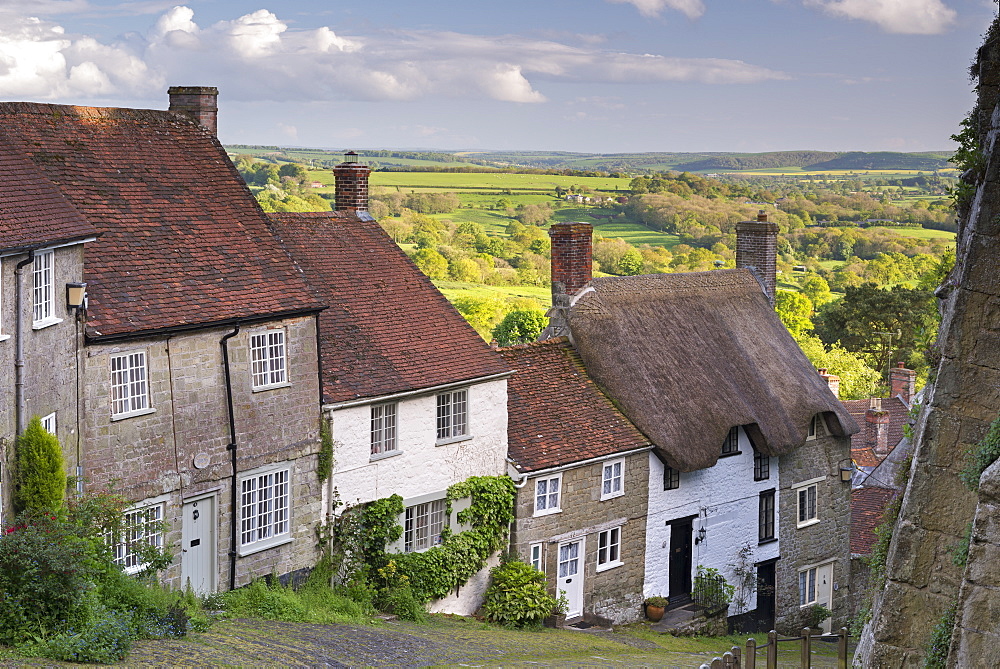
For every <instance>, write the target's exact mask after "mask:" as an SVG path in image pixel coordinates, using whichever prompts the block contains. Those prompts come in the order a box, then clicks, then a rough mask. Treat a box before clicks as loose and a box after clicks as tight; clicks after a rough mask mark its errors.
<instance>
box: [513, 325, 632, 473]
mask: <svg viewBox="0 0 1000 669" xmlns="http://www.w3.org/2000/svg"><path fill="white" fill-rule="evenodd" d="M500 354H501V355H502V356H503V357H504V358H505V359H506V361H507V363H508V364H510V366H511V367H513V368H514V370H515V371H514V375H513V376H512V377H511V378H510V380H509V381H508V382H507V411H508V416H509V418H508V423H507V443H508V447H507V453H508V455H509V456H510V458H511V459H512V460H514V462H515V463H516V466H517V468H518V469H519V470H521V471H524V472H531V471H537V470H540V469H547V468H549V467H556V466H559V465H565V464H572V463H574V462H579V461H581V460H587V459H590V458H596V457H602V456H605V455H614V454H615V453H621V452H624V451H629V450H632V449H636V448H641V447H643V446H648V445H649V443H650V442H649V440H648V439H647V438H646V437H645V436H644V435H643V434H642V433H641V432H640V431H639V430H638V428H636V427H635V426H634V425H633V424H632V423H631V422H630V421H629V420H628V419H627V418H625V416H624V415H623V414H622V413H621V412H620V411H619V410H618V409H617V408H616V407H615V405H614V404H612V403H611V400H609V399H608V398H607V397H606V396H605V395H604V393H603V392H601V390H600V388H598V387H597V384H596V383H594V381H593V380H592V379H591V378H590V376H588V375H587V370H586V369H584V366H583V361H582V360H581V359H580V356H579V355H578V354H577V352H576V350H574V348H573V347H572V346H571V345H570V344H569V342H568V341H567V340H566V339H565V338H563V337H560V338H556V339H549V340H547V341H544V342H539V343H535V344H527V345H524V346H514V347H511V348H504V349H500Z"/></svg>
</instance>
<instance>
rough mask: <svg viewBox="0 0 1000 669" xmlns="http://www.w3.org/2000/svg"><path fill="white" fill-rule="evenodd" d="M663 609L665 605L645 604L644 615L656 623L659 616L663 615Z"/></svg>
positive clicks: (658, 620)
mask: <svg viewBox="0 0 1000 669" xmlns="http://www.w3.org/2000/svg"><path fill="white" fill-rule="evenodd" d="M665 610H666V607H665V606H653V605H652V604H646V617H647V618H649V619H650V620H652V621H653V622H654V623H658V622H660V618H662V617H663V612H664V611H665Z"/></svg>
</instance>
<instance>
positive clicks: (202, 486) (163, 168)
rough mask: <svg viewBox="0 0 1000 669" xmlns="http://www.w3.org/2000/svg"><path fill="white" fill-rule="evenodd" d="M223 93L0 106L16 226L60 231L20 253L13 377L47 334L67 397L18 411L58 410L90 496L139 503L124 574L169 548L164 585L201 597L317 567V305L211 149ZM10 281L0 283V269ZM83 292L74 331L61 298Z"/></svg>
mask: <svg viewBox="0 0 1000 669" xmlns="http://www.w3.org/2000/svg"><path fill="white" fill-rule="evenodd" d="M216 96H217V92H216V90H215V89H214V88H183V87H175V88H172V89H171V90H170V103H171V109H170V111H155V110H137V109H100V108H89V107H68V106H61V105H47V104H32V103H3V104H0V126H2V128H3V132H2V140H0V141H2V152H3V155H4V156H12V157H13V160H16V161H19V162H20V163H21V164H22V165H23V166H24V167H23V168H19V169H23V170H24V174H26V175H30V177H31V180H32V181H33V182H34V183H36V184H37V186H36V189H37V192H39V193H41V194H42V195H43V196H44V197H43V198H40V199H32V200H28V199H27V198H24V199H22V200H21V201H19V202H18V203H17V209H18V213H17V214H16V216H19V217H22V218H23V219H24V220H30V219H32V218H33V217H34V218H40V219H48V218H49V217H51V216H53V215H55V216H57V217H62V218H61V219H60V220H64V221H66V226H67V230H66V232H65V233H58V234H50V233H51V230H49V229H44V228H43V229H41V230H40V231H39V232H40V234H39V235H38V238H37V239H25V240H22V241H20V242H19V245H20V246H21V249H22V250H21V253H22V254H23V252H24V250H33V251H34V260H33V261H32V262H33V263H34V267H33V268H32V272H33V274H34V275H35V278H34V282H35V284H34V286H35V287H34V293H33V294H32V295H27V294H26V293H25V294H23V296H22V298H20V299H21V300H22V302H21V304H23V305H25V306H24V307H23V310H24V313H25V314H28V313H34V315H35V316H39V317H37V318H35V317H33V325H32V327H33V328H35V329H34V330H33V331H32V333H31V334H32V335H33V341H32V343H31V352H32V354H33V356H34V357H35V362H33V363H32V365H33V366H27V367H26V369H29V368H30V369H34V368H36V367H37V366H38V364H39V363H38V362H37V360H38V356H40V355H42V356H46V357H45V358H44V359H45V360H46V361H47V360H49V359H50V358H51V354H46V352H45V350H43V349H42V339H41V337H45V336H46V335H47V333H55V334H58V337H57V339H58V342H52V343H51V344H46V346H50V347H51V348H50V350H51V351H56V352H57V359H58V360H59V361H60V362H59V365H58V368H57V370H56V371H55V372H54V375H55V376H54V378H52V382H54V383H62V384H65V387H64V388H62V389H60V390H59V391H57V392H55V393H52V394H51V395H50V396H51V397H54V398H58V399H57V400H56V401H55V402H54V403H50V404H49V405H48V406H43V402H42V401H41V400H40V399H34V398H33V399H32V400H31V401H29V399H28V397H27V396H26V397H25V403H24V406H25V411H26V412H38V413H42V412H46V411H52V412H56V418H55V423H56V427H55V430H56V433H57V434H58V435H59V436H60V439H61V443H62V445H63V448H64V450H65V452H66V455H67V460H68V461H69V463H70V464H71V466H75V467H77V468H78V471H79V472H80V473H81V474H82V476H83V480H84V481H85V484H84V485H85V487H86V488H87V489H89V490H94V489H98V488H101V487H104V486H106V485H113V486H114V487H115V488H116V489H117V490H118V491H119V492H122V493H123V494H125V495H126V496H127V497H128V498H129V499H131V500H134V501H135V507H134V508H133V509H132V510H131V511H129V512H128V514H127V515H126V519H125V520H126V523H127V524H128V525H129V526H130V532H129V536H128V538H127V539H123V541H122V542H121V543H119V544H117V545H116V546H115V552H116V558H117V560H118V562H119V563H120V564H121V565H122V566H123V567H124V568H125V569H126V570H127V571H132V570H137V569H139V568H140V567H141V566H142V565H140V564H138V560H137V557H136V554H135V552H134V546H135V545H136V543H137V542H147V543H152V544H155V545H161V546H164V547H167V548H168V549H169V550H170V552H172V553H173V554H174V555H175V561H174V563H173V564H172V565H171V566H170V567H169V568H168V569H167V570H166V571H165V572H164V573H163V574H162V577H163V579H164V581H165V582H167V583H170V584H172V585H174V586H183V585H185V584H190V585H191V586H192V587H193V588H194V589H195V590H196V591H198V592H209V591H212V590H216V589H220V588H226V587H230V588H231V587H234V586H237V585H241V584H244V583H246V582H248V581H249V580H250V579H251V578H252V577H254V576H260V575H264V574H269V573H278V574H284V573H288V572H292V571H295V570H298V569H301V568H305V567H308V566H310V565H312V564H313V563H314V562H315V559H316V552H315V540H314V535H313V528H314V526H315V524H316V523H317V522H319V521H320V519H321V517H322V516H321V496H320V485H319V481H318V480H317V477H316V459H317V452H318V431H319V424H320V423H319V419H320V413H319V384H318V378H317V374H316V370H317V365H318V357H317V346H316V341H317V338H316V315H317V314H318V313H319V311H320V310H321V309H322V308H323V305H322V303H320V302H319V301H318V300H317V299H316V298H315V297H314V296H313V294H312V292H311V291H310V290H309V288H308V286H307V285H306V284H305V283H304V282H303V280H302V278H301V276H300V275H299V273H298V272H297V271H296V269H295V267H294V265H293V264H292V262H291V260H290V259H289V257H288V255H287V254H286V253H285V252H284V250H282V248H281V247H280V246H279V244H278V242H277V240H276V239H275V237H274V235H273V233H272V231H271V228H270V226H269V222H268V220H267V217H266V216H265V215H264V213H263V212H262V211H261V210H260V207H259V206H258V205H257V203H256V201H255V199H254V198H253V196H252V195H251V193H250V191H249V190H247V188H246V186H245V185H244V184H243V182H242V180H241V179H240V178H239V175H238V174H237V172H236V170H235V169H234V168H233V165H232V163H231V162H230V161H229V159H228V157H227V156H226V153H225V150H224V149H223V147H222V145H221V144H220V143H219V141H218V140H217V139H216V137H215V119H216ZM74 212H75V216H74V215H73V213H74ZM54 228H55V225H54V224H53V229H54ZM85 239H91V240H92V241H89V242H88V243H87V244H86V245H85V247H84V248H83V249H82V250H81V246H80V245H79V244H78V243H77V242H79V241H83V240H85ZM60 244H65V246H59V245H60ZM54 246H59V248H55V249H53V250H54V253H53V252H50V251H47V250H46V249H52V247H54ZM23 257H24V256H23V255H22V258H23ZM40 258H48V260H39V259H40ZM46 263H50V264H48V265H47V264H46ZM16 264H21V263H16ZM81 268H82V277H81V273H80V269H81ZM3 269H4V270H8V271H7V274H6V275H4V279H5V282H4V283H5V287H6V285H7V284H9V283H10V277H9V274H10V273H11V270H15V269H16V267H15V263H14V261H13V259H12V260H5V261H4V263H3ZM21 269H22V270H23V269H24V266H22V268H21ZM80 278H82V279H83V281H84V282H86V284H87V299H86V301H85V302H84V304H83V311H82V314H81V316H80V318H79V320H77V319H74V318H72V317H71V316H70V314H69V313H67V312H66V311H65V307H64V306H63V298H62V295H63V290H64V286H65V284H66V283H67V282H68V281H79V279H80ZM15 282H16V280H15ZM7 290H9V288H7ZM4 297H6V296H4ZM29 299H30V300H33V301H32V302H29V301H28V300H29ZM28 304H30V305H31V306H30V307H28V306H27V305H28ZM5 306H6V304H5ZM46 309H49V310H50V311H45V310H46ZM31 310H34V312H32V311H31ZM43 312H44V313H43ZM59 319H62V320H63V322H61V323H60V322H58V321H59ZM74 323H76V328H77V329H76V330H75V331H74ZM22 330H23V331H24V334H28V333H27V330H26V328H23V327H22ZM81 337H82V338H83V339H82V344H83V345H82V346H81V345H80V344H81V339H80V338H81ZM34 340H37V343H36V342H35V341H34ZM0 346H2V343H0ZM32 392H34V391H32ZM77 392H78V393H79V394H78V395H77V394H76V393H77ZM67 393H68V395H67ZM57 404H58V405H59V406H56V405H57ZM7 457H8V458H9V457H10V454H9V452H8V454H7ZM161 523H162V524H163V526H162V527H161Z"/></svg>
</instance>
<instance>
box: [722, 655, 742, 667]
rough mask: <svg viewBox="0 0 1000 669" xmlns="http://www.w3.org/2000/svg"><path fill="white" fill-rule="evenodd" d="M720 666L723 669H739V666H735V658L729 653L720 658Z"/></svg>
mask: <svg viewBox="0 0 1000 669" xmlns="http://www.w3.org/2000/svg"><path fill="white" fill-rule="evenodd" d="M722 666H723V668H724V669H740V665H738V664H736V658H734V657H733V654H732V653H731V652H729V651H726V652H725V654H723V656H722Z"/></svg>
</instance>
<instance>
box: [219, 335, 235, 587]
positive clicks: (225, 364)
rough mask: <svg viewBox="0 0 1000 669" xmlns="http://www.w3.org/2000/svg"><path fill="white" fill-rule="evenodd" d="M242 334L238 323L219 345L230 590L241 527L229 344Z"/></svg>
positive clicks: (233, 584) (233, 583)
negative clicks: (228, 475) (228, 470)
mask: <svg viewBox="0 0 1000 669" xmlns="http://www.w3.org/2000/svg"><path fill="white" fill-rule="evenodd" d="M239 333H240V324H239V323H237V324H236V327H235V328H234V329H233V331H232V332H230V333H229V334H227V335H225V336H224V337H223V338H222V339H221V340H220V341H219V345H220V346H221V347H222V369H223V373H224V374H225V377H226V405H227V406H228V407H229V443H228V444H227V445H226V450H227V451H229V461H230V462H231V463H232V466H233V478H232V481H231V482H230V485H229V488H230V490H229V492H230V496H229V589H230V590H235V589H236V558H237V557H238V553H237V551H236V533H237V531H238V530H239V526H238V524H237V522H236V503H237V496H236V484H237V483H238V482H239V481H237V478H236V477H237V471H236V416H235V415H234V413H233V380H232V377H231V375H230V373H229V346H228V342H229V340H230V339H232V338H233V337H235V336H236V335H238V334H239Z"/></svg>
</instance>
